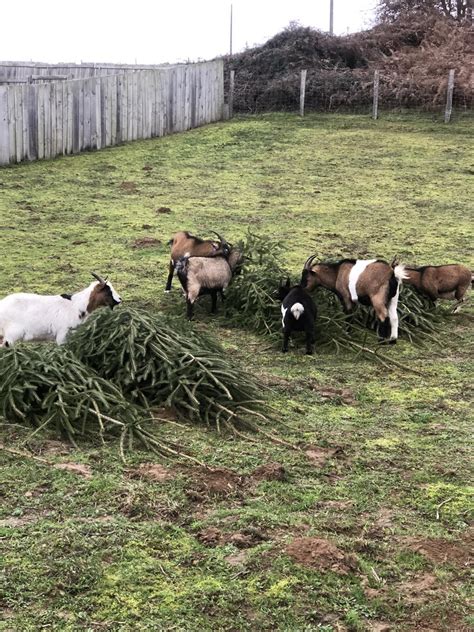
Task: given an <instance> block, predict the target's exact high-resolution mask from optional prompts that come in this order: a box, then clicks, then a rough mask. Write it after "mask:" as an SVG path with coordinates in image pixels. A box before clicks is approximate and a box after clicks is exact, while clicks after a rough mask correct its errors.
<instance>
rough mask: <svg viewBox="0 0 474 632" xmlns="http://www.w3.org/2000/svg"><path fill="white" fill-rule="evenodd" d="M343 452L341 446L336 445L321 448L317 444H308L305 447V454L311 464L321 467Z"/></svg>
mask: <svg viewBox="0 0 474 632" xmlns="http://www.w3.org/2000/svg"><path fill="white" fill-rule="evenodd" d="M342 453H343V450H342V448H341V447H340V446H336V447H334V448H321V447H320V446H317V445H308V446H307V447H306V449H305V454H306V456H307V457H308V459H309V460H310V462H311V464H312V465H314V466H315V467H319V468H322V467H324V466H325V465H326V462H327V461H329V460H330V459H333V458H334V457H335V456H337V455H341V454H342Z"/></svg>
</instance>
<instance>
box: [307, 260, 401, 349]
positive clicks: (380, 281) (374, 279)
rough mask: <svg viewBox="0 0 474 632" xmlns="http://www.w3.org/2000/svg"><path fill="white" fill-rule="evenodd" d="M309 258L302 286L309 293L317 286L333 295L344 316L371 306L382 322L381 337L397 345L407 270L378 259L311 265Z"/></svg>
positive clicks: (380, 326) (380, 325)
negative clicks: (336, 298) (360, 308)
mask: <svg viewBox="0 0 474 632" xmlns="http://www.w3.org/2000/svg"><path fill="white" fill-rule="evenodd" d="M315 258H316V255H313V256H312V257H309V258H308V259H307V260H306V262H305V264H304V268H303V273H302V275H301V286H302V287H303V288H305V289H307V290H309V291H311V290H314V288H315V287H316V286H318V285H321V286H322V287H324V288H326V289H328V290H330V291H331V292H334V293H335V294H336V295H337V296H338V298H339V300H340V302H341V304H342V308H343V310H344V312H345V313H346V314H348V313H349V312H351V311H352V310H353V309H354V308H355V306H356V305H357V303H361V304H362V305H371V306H372V307H373V308H374V311H375V314H376V316H377V319H378V321H379V328H378V330H379V335H380V337H381V338H389V339H390V342H392V343H395V342H396V340H397V338H398V313H397V306H398V296H399V293H400V284H401V282H402V280H403V279H404V278H405V273H404V267H403V266H401V265H396V264H395V262H393V263H392V264H389V263H387V262H386V261H380V260H378V259H368V260H363V259H357V260H356V259H342V260H341V261H337V262H335V263H317V264H314V265H312V262H313V260H314V259H315Z"/></svg>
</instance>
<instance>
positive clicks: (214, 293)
mask: <svg viewBox="0 0 474 632" xmlns="http://www.w3.org/2000/svg"><path fill="white" fill-rule="evenodd" d="M211 301H212V304H211V313H212V314H215V313H216V312H217V290H211Z"/></svg>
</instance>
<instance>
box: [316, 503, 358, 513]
mask: <svg viewBox="0 0 474 632" xmlns="http://www.w3.org/2000/svg"><path fill="white" fill-rule="evenodd" d="M353 504H354V501H353V500H325V501H322V502H319V503H318V504H317V508H318V509H335V510H336V511H344V509H349V507H352V505H353Z"/></svg>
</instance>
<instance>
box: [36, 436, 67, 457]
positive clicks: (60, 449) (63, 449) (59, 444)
mask: <svg viewBox="0 0 474 632" xmlns="http://www.w3.org/2000/svg"><path fill="white" fill-rule="evenodd" d="M35 452H37V453H38V454H47V455H51V456H52V455H56V454H69V453H70V452H71V446H70V445H69V444H66V443H64V442H63V441H58V440H56V439H46V440H45V441H42V442H41V444H40V445H39V446H38V448H37V449H35Z"/></svg>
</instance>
